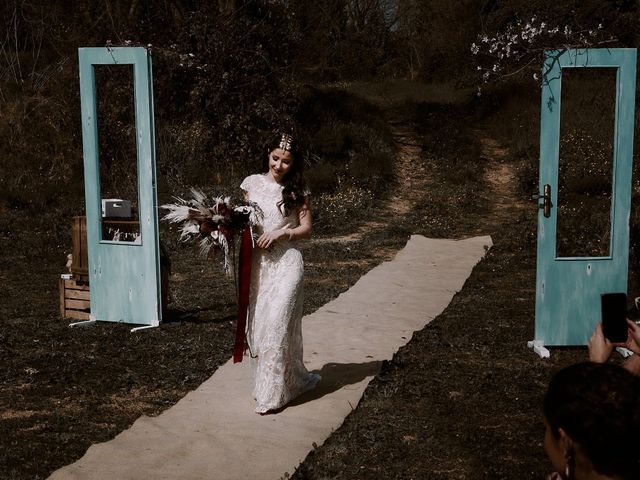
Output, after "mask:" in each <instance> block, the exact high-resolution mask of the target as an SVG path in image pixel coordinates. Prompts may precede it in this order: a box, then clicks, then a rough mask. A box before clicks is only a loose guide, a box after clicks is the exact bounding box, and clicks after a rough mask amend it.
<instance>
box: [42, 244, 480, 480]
mask: <svg viewBox="0 0 640 480" xmlns="http://www.w3.org/2000/svg"><path fill="white" fill-rule="evenodd" d="M491 244H492V243H491V238H490V237H475V238H470V239H466V240H458V241H456V240H435V239H428V238H425V237H421V236H415V235H414V236H412V237H411V239H410V240H409V242H408V243H407V245H406V247H405V248H404V249H403V250H401V251H400V252H399V253H398V254H397V256H396V258H395V259H394V260H393V261H391V262H385V263H383V264H382V265H379V266H378V267H376V268H374V269H373V270H371V271H370V272H369V273H367V274H366V275H365V276H363V277H362V278H360V280H358V282H357V283H356V284H355V285H354V286H353V287H352V288H351V289H349V290H348V291H347V292H345V293H343V294H342V295H340V296H339V297H338V298H336V299H335V300H333V301H331V302H329V303H327V304H326V305H324V306H323V307H322V308H321V309H319V310H318V311H316V312H314V313H313V314H311V315H308V316H306V317H305V318H304V319H303V329H304V344H305V363H306V364H307V367H308V368H309V369H310V370H316V371H319V372H320V374H321V375H322V377H323V380H322V381H321V383H320V385H319V386H318V388H317V389H316V390H315V391H313V392H310V393H308V394H306V395H304V396H303V397H301V398H300V399H298V400H297V401H295V402H294V403H293V404H292V405H290V406H289V407H287V408H286V409H284V410H283V411H282V412H280V413H278V414H276V415H266V416H259V415H256V414H255V413H253V409H254V407H255V405H254V401H253V399H252V398H251V368H250V363H249V362H242V363H240V364H236V365H234V364H233V362H232V360H230V361H229V362H227V363H226V364H225V365H223V366H222V367H220V368H219V369H218V370H217V371H216V373H215V374H214V375H213V376H212V377H211V378H209V379H208V380H207V381H206V382H204V383H203V384H202V385H201V386H200V387H199V388H198V389H196V390H194V391H193V392H190V393H189V394H188V395H187V396H185V397H184V398H183V399H182V400H181V401H180V402H178V403H177V404H176V405H174V406H173V407H172V408H170V409H168V410H167V411H165V412H163V413H162V414H161V415H159V416H157V417H152V418H150V417H141V418H139V419H138V420H137V421H136V422H135V423H134V424H133V426H132V427H131V428H130V429H128V430H126V431H124V432H122V433H121V434H119V435H118V436H117V437H116V438H114V439H113V440H111V441H109V442H105V443H101V444H96V445H93V446H91V447H90V448H89V449H88V450H87V452H86V454H85V455H84V457H82V458H81V459H80V460H78V461H77V462H75V463H73V464H71V465H68V466H66V467H64V468H62V469H60V470H58V471H56V472H55V473H54V474H53V475H52V476H51V477H50V478H52V479H65V480H66V479H109V480H112V479H145V478H153V479H183V480H184V479H205V478H206V479H233V480H239V479H257V478H259V479H279V478H281V477H282V476H283V475H284V474H285V472H289V473H292V472H293V471H294V469H295V468H296V467H297V466H298V465H299V464H300V462H301V461H302V460H303V459H304V458H305V456H306V455H307V453H308V452H309V451H310V450H311V449H312V448H313V443H316V444H317V445H321V444H322V443H323V442H324V441H325V439H326V438H327V437H328V436H329V435H330V434H331V432H332V431H333V430H335V429H337V428H338V427H339V426H340V425H341V424H342V422H343V420H344V418H345V417H346V416H347V414H348V413H349V412H350V411H351V409H352V408H355V407H356V405H357V404H358V402H359V401H360V398H361V397H362V393H363V392H364V389H365V388H366V386H367V384H368V383H369V381H370V380H371V379H372V378H373V376H375V375H376V373H377V372H378V369H379V365H380V362H381V361H382V360H385V359H391V357H392V356H393V354H394V353H395V352H396V351H397V350H398V348H400V347H401V346H403V345H405V344H406V343H407V342H408V341H409V340H410V339H411V336H412V334H413V332H414V331H416V330H420V329H422V328H423V327H424V326H425V325H426V324H427V323H429V322H430V321H431V320H432V319H433V318H434V317H436V316H437V315H439V314H440V313H441V312H442V310H444V308H445V307H446V306H447V305H448V304H449V302H450V301H451V298H452V297H453V295H454V294H455V293H456V292H457V291H459V290H460V289H461V288H462V285H463V284H464V282H465V280H466V279H467V278H468V276H469V274H470V273H471V270H472V269H473V267H474V265H475V264H476V263H477V262H478V261H479V260H480V259H481V258H482V257H483V256H484V254H485V252H486V250H487V249H488V248H489V247H490V246H491ZM425 375H428V372H425Z"/></svg>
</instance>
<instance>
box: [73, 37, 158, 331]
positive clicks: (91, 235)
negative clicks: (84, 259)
mask: <svg viewBox="0 0 640 480" xmlns="http://www.w3.org/2000/svg"><path fill="white" fill-rule="evenodd" d="M78 56H79V64H80V66H79V68H80V100H81V115H82V142H83V152H84V182H85V203H86V214H87V249H88V256H89V279H90V285H91V289H90V298H91V315H92V317H94V318H95V319H96V320H102V321H109V322H124V323H133V324H140V325H154V326H155V325H158V324H159V323H160V321H161V320H162V308H161V303H160V246H159V231H158V216H157V213H156V212H157V194H156V161H155V133H154V124H153V118H154V117H153V88H152V75H151V56H150V54H149V52H148V51H147V50H146V49H145V48H141V47H113V48H80V49H78ZM128 64H131V65H133V82H134V85H133V89H134V97H135V122H136V149H137V172H138V173H137V176H138V216H139V220H140V234H141V239H142V242H141V243H140V244H133V243H128V242H113V241H105V240H102V239H101V237H102V235H101V195H100V178H99V172H100V168H99V147H98V145H99V143H98V123H97V120H98V119H97V118H96V116H97V109H96V79H95V70H94V65H128Z"/></svg>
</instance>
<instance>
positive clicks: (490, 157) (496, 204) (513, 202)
mask: <svg viewBox="0 0 640 480" xmlns="http://www.w3.org/2000/svg"><path fill="white" fill-rule="evenodd" d="M477 135H478V138H479V141H480V147H481V159H483V160H485V161H487V162H488V163H489V168H487V170H486V173H485V180H486V182H487V185H488V186H489V187H490V188H491V192H490V193H489V195H490V197H489V198H490V205H492V208H491V209H490V211H489V212H488V213H487V215H486V219H485V222H484V223H485V225H487V226H488V227H489V228H490V229H491V230H494V229H495V228H499V227H500V226H501V225H504V224H505V223H506V222H507V221H508V220H509V219H511V218H514V215H518V214H519V212H522V211H524V210H525V209H526V208H527V205H526V204H524V203H523V202H522V198H520V197H519V196H518V195H517V194H516V172H515V169H514V167H513V164H512V163H507V162H506V161H505V160H506V158H507V155H508V153H509V151H508V150H507V148H505V147H504V146H502V145H501V144H500V143H499V142H498V141H497V140H495V139H494V138H492V137H490V136H488V134H487V133H486V132H485V131H482V130H478V131H477Z"/></svg>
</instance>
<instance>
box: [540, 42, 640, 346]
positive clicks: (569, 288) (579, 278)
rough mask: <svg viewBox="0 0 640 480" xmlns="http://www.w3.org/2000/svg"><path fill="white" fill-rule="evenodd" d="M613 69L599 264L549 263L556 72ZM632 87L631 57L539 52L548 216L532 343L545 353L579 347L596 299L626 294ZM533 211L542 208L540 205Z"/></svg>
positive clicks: (552, 254) (611, 52) (617, 52)
mask: <svg viewBox="0 0 640 480" xmlns="http://www.w3.org/2000/svg"><path fill="white" fill-rule="evenodd" d="M591 67H612V68H616V69H617V81H616V109H615V127H614V137H613V138H614V140H613V144H614V145H613V147H614V150H613V161H612V164H613V172H612V200H611V202H612V203H611V222H610V224H611V235H610V246H609V256H607V257H561V258H559V257H557V256H556V251H557V250H556V227H557V208H555V206H556V205H558V166H559V151H560V110H561V109H560V98H561V86H562V70H563V69H566V68H591ZM635 85H636V49H586V50H584V49H580V50H565V51H549V52H546V56H545V62H544V66H543V85H542V104H541V110H542V113H541V123H540V189H541V192H540V196H541V197H543V196H544V193H545V192H544V186H545V185H549V187H548V190H549V194H550V199H549V200H550V202H551V203H550V207H551V208H550V209H549V210H548V211H547V212H546V214H545V211H544V209H542V208H541V209H540V211H539V214H538V255H537V279H536V325H535V340H537V341H539V342H541V343H543V344H544V345H546V346H554V345H555V346H559V345H586V344H587V342H588V339H589V336H590V335H591V333H592V331H593V329H594V328H595V325H596V324H597V323H598V322H600V317H601V313H600V295H601V294H602V293H606V292H626V291H627V276H628V262H629V214H630V209H631V172H632V163H633V128H634V111H635V90H636V88H635ZM540 202H541V205H540V206H541V207H542V206H543V204H544V202H545V200H544V198H541V200H540Z"/></svg>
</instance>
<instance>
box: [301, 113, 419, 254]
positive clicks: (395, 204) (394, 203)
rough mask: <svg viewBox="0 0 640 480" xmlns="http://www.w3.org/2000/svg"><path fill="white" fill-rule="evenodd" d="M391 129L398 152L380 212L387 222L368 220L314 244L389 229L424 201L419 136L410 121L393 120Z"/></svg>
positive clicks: (355, 238)
mask: <svg viewBox="0 0 640 480" xmlns="http://www.w3.org/2000/svg"><path fill="white" fill-rule="evenodd" d="M390 126H391V132H392V134H393V137H394V141H395V143H396V146H397V147H398V153H397V157H396V164H395V174H396V184H395V185H394V186H393V187H392V188H393V192H394V193H393V194H392V195H391V196H390V197H389V198H388V199H387V200H386V201H385V202H384V204H383V206H382V208H381V209H380V215H379V218H380V219H384V220H369V221H367V222H365V223H363V224H361V225H360V226H359V227H358V229H357V230H356V231H355V232H353V233H350V234H348V235H341V236H333V237H321V238H314V239H313V240H312V242H315V243H318V244H322V243H347V244H348V243H352V242H359V241H361V240H362V238H363V237H364V236H365V235H366V234H368V233H370V232H371V231H374V230H381V229H383V228H385V227H387V226H389V225H390V224H391V222H392V219H393V218H397V217H404V216H406V215H408V214H409V213H410V212H411V210H412V209H413V208H414V207H415V206H416V205H417V203H418V202H419V201H420V200H421V199H422V198H423V195H422V192H423V191H424V189H425V188H426V186H427V182H428V175H427V171H426V167H425V165H424V162H422V161H421V160H420V154H421V152H422V146H421V144H420V142H419V140H418V139H417V138H416V136H417V134H416V132H415V131H414V129H413V127H412V126H411V125H410V124H408V123H407V122H402V121H392V122H390ZM381 254H383V256H384V258H389V257H390V256H392V255H393V254H395V250H393V251H391V250H390V251H386V250H385V251H383V252H381Z"/></svg>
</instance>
